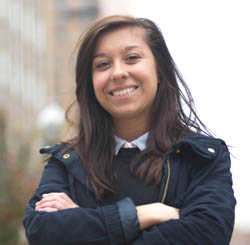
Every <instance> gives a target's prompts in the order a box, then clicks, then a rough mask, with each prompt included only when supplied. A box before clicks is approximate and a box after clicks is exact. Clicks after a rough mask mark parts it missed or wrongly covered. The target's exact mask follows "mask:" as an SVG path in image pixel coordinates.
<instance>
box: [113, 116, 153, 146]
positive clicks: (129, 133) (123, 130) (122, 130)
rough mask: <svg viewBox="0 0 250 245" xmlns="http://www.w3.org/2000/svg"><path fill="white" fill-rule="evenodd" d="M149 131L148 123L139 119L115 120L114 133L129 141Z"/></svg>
mask: <svg viewBox="0 0 250 245" xmlns="http://www.w3.org/2000/svg"><path fill="white" fill-rule="evenodd" d="M148 131H149V125H148V123H146V122H145V120H144V121H142V122H141V121H138V120H114V133H115V135H117V136H118V137H120V138H122V139H124V140H127V141H128V142H130V141H132V140H134V139H137V138H138V137H140V136H142V135H143V134H145V133H146V132H148Z"/></svg>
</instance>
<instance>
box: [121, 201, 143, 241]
mask: <svg viewBox="0 0 250 245" xmlns="http://www.w3.org/2000/svg"><path fill="white" fill-rule="evenodd" d="M117 206H118V210H119V214H120V220H121V223H122V228H123V232H124V237H125V241H126V242H127V243H128V242H131V241H132V240H134V239H135V238H136V236H137V235H138V233H139V221H138V217H137V210H136V207H135V205H134V203H133V202H132V200H131V199H130V198H125V199H122V200H120V201H119V202H117Z"/></svg>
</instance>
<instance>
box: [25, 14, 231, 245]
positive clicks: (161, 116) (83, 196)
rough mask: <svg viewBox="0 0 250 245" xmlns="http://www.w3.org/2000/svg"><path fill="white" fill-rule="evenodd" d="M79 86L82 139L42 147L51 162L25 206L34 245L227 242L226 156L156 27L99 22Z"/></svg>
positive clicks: (122, 19)
mask: <svg viewBox="0 0 250 245" xmlns="http://www.w3.org/2000/svg"><path fill="white" fill-rule="evenodd" d="M179 83H181V86H182V87H183V88H184V90H185V91H184V92H185V94H187V98H186V97H185V96H184V92H182V91H181V89H180V87H179ZM76 85H77V86H76V97H77V104H78V106H79V112H80V115H79V122H78V132H77V136H76V137H75V138H74V139H71V140H69V141H68V142H66V143H64V144H58V145H54V146H51V147H48V148H44V149H41V153H49V154H51V155H52V156H51V157H50V158H49V160H48V164H47V165H46V167H45V170H44V172H43V176H42V178H41V183H40V184H39V186H38V188H37V190H36V192H35V194H34V195H33V196H32V198H31V200H30V202H29V204H28V206H27V209H26V216H25V218H24V226H25V229H26V235H27V238H28V240H29V242H30V244H36V245H39V244H102V245H105V244H107V245H108V244H114V245H119V244H132V245H142V244H143V245H151V244H205V245H206V244H218V245H221V244H229V241H230V238H231V235H232V230H233V225H234V208H235V198H234V195H233V190H232V176H231V173H230V157H229V152H228V149H227V146H226V144H225V142H224V141H223V140H220V139H215V138H213V137H212V136H209V133H208V132H207V131H206V127H205V126H204V125H203V124H202V122H201V121H200V120H199V118H198V116H197V115H196V113H195V111H194V109H193V107H192V97H191V93H190V91H189V89H188V87H187V85H186V84H185V82H184V81H183V79H182V77H181V76H180V74H179V72H178V70H177V68H176V66H175V63H174V61H173V60H172V58H171V55H170V53H169V51H168V49H167V46H166V43H165V41H164V39H163V36H162V34H161V32H160V31H159V29H158V28H157V26H156V25H155V24H154V23H153V22H152V21H150V20H148V19H136V18H132V17H128V16H111V17H107V18H104V19H102V20H100V21H98V22H96V23H94V24H93V25H92V26H91V27H90V28H89V31H88V32H87V33H86V35H85V37H84V38H83V40H82V42H81V45H80V47H79V52H78V56H77V63H76ZM183 103H184V104H185V105H186V106H187V107H188V108H189V110H190V114H189V116H187V115H186V114H185V112H184V110H183Z"/></svg>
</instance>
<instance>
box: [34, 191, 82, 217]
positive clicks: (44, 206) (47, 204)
mask: <svg viewBox="0 0 250 245" xmlns="http://www.w3.org/2000/svg"><path fill="white" fill-rule="evenodd" d="M77 207H79V206H78V205H76V204H75V203H74V202H73V201H72V200H71V199H70V198H69V197H68V196H67V195H66V194H65V193H64V192H55V193H48V194H43V198H42V199H41V200H40V201H39V202H37V203H36V208H35V210H36V211H44V212H55V211H59V210H63V209H67V208H77Z"/></svg>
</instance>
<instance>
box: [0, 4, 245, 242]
mask: <svg viewBox="0 0 250 245" xmlns="http://www.w3.org/2000/svg"><path fill="white" fill-rule="evenodd" d="M248 2H249V1H248V0H245V1H244V0H210V1H201V0H189V1H186V0H175V1H171V0H154V1H152V0H0V245H16V244H18V245H19V244H20V245H24V244H27V241H26V238H25V235H24V230H23V227H22V219H23V216H24V210H25V206H26V204H27V202H28V200H29V198H30V196H31V194H32V193H33V192H34V189H35V188H36V185H37V184H38V182H39V180H40V175H41V172H42V170H43V167H44V163H43V162H42V160H43V159H42V158H41V156H40V155H39V153H38V151H39V148H41V147H43V146H45V145H49V144H53V143H56V142H58V141H60V140H62V139H67V138H69V137H70V135H71V132H70V131H68V130H67V125H66V123H65V120H64V111H65V109H66V108H67V107H68V106H69V105H70V104H71V103H72V101H73V100H74V89H75V88H74V63H75V56H76V49H75V47H76V44H77V42H78V40H79V38H80V36H81V34H82V33H83V32H84V30H85V29H86V28H87V26H88V25H89V24H90V23H91V22H92V21H94V20H96V19H98V18H101V17H103V16H106V15H110V14H131V15H134V16H137V17H147V18H150V19H152V20H153V21H155V22H156V23H157V24H158V25H159V27H160V28H161V30H162V32H163V34H164V36H165V39H166V42H167V44H168V47H169V49H170V52H171V53H172V56H173V58H174V60H175V61H176V63H177V66H178V67H179V69H180V71H181V72H182V74H183V76H184V78H185V80H186V82H187V84H188V85H189V87H190V89H191V91H192V93H193V97H194V99H195V102H196V107H197V112H198V115H200V118H201V119H202V120H203V121H204V122H205V124H206V125H207V126H208V127H209V128H210V129H211V130H212V131H213V132H214V133H215V134H216V135H217V136H218V137H220V138H223V139H225V140H226V142H227V143H228V144H229V145H230V146H232V147H231V148H230V149H231V153H232V172H233V180H234V190H235V194H236V198H237V200H238V204H237V209H236V225H235V231H234V234H233V239H232V241H231V244H233V245H236V244H237V245H244V244H250V211H249V207H250V205H249V204H250V203H249V197H248V195H249V191H248V189H249V186H250V179H249V177H248V173H249V170H250V166H249V164H248V162H249V156H248V155H247V154H248V151H249V150H248V144H249V143H248V139H249V137H250V134H249V129H248V128H247V126H248V125H249V119H250V117H249V108H248V107H249V105H250V103H249V89H248V88H249V87H248V84H249V82H250V75H249V68H250V67H249V65H250V60H249V59H250V58H249V57H250V48H249V46H250V45H249V44H250V34H249V29H250V27H249V25H250V15H249V10H250V9H249V6H248V4H249V3H248Z"/></svg>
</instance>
